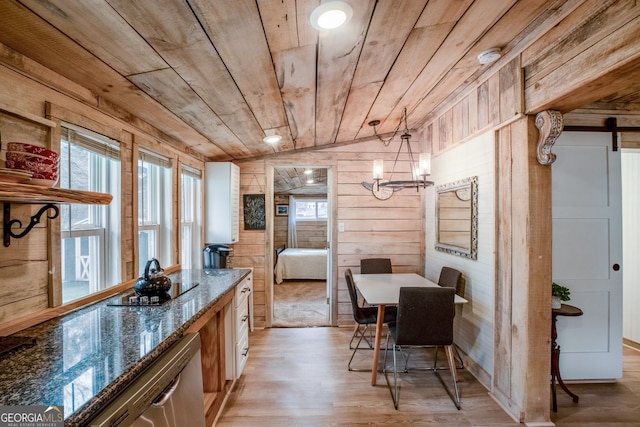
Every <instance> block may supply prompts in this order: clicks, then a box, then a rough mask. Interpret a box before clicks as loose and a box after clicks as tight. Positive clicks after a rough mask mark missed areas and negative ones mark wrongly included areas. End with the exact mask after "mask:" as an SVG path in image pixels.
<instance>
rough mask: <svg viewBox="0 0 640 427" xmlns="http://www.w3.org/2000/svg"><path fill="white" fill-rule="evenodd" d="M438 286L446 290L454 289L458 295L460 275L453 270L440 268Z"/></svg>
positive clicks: (460, 283)
mask: <svg viewBox="0 0 640 427" xmlns="http://www.w3.org/2000/svg"><path fill="white" fill-rule="evenodd" d="M438 285H440V286H444V287H447V288H454V289H455V290H456V293H459V292H460V286H461V285H462V273H461V272H460V271H459V270H456V269H455V268H451V267H442V270H440V278H439V279H438Z"/></svg>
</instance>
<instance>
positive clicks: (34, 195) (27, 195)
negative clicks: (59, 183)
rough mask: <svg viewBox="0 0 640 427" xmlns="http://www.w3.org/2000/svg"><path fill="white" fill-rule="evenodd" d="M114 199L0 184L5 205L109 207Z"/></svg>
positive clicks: (109, 195) (96, 194) (111, 197)
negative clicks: (76, 204) (85, 205)
mask: <svg viewBox="0 0 640 427" xmlns="http://www.w3.org/2000/svg"><path fill="white" fill-rule="evenodd" d="M112 199H113V196H112V195H111V194H106V193H94V192H91V191H80V190H68V189H65V188H47V187H40V186H37V185H28V184H13V183H3V182H0V202H5V203H85V204H97V205H108V204H109V203H111V200H112Z"/></svg>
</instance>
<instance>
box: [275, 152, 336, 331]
mask: <svg viewBox="0 0 640 427" xmlns="http://www.w3.org/2000/svg"><path fill="white" fill-rule="evenodd" d="M280 167H299V168H305V167H309V168H324V169H327V202H328V204H329V209H328V211H329V214H328V218H327V240H328V242H327V246H328V250H327V287H328V289H329V292H328V297H329V325H330V326H337V324H338V311H337V295H338V294H337V286H338V285H337V281H336V280H335V278H336V271H335V265H336V263H335V257H336V244H335V242H336V227H334V226H333V225H334V222H335V216H336V212H337V203H336V201H337V197H336V194H337V191H336V179H335V171H336V169H335V165H332V164H324V163H318V164H315V163H305V162H301V161H291V160H287V161H274V162H269V161H265V179H266V199H267V200H270V201H271V202H270V203H268V206H267V208H266V210H265V211H266V215H267V218H266V228H267V229H266V236H265V237H266V238H265V252H266V253H265V282H264V285H265V327H267V328H270V327H272V326H273V302H274V298H273V294H274V284H275V283H274V277H273V263H274V253H275V247H274V245H273V232H274V206H273V200H274V197H275V196H274V189H273V178H274V170H275V169H276V168H280Z"/></svg>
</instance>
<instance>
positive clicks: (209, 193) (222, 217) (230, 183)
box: [204, 162, 240, 244]
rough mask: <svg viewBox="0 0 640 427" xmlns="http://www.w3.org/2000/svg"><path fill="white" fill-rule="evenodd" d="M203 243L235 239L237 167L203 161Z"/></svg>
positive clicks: (238, 217) (238, 188)
mask: <svg viewBox="0 0 640 427" xmlns="http://www.w3.org/2000/svg"><path fill="white" fill-rule="evenodd" d="M204 216H205V225H204V227H205V243H207V244H215V243H222V244H225V243H235V242H237V241H238V240H239V236H240V168H239V167H238V166H237V165H235V164H233V163H229V162H208V163H205V215H204Z"/></svg>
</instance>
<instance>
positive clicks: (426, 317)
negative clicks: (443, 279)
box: [394, 287, 456, 345]
mask: <svg viewBox="0 0 640 427" xmlns="http://www.w3.org/2000/svg"><path fill="white" fill-rule="evenodd" d="M455 292H456V291H455V289H453V288H448V287H426V288H425V287H403V288H400V298H399V300H398V315H397V318H396V324H395V328H394V329H395V331H394V332H395V333H394V341H395V342H396V344H398V345H451V344H453V316H454V305H453V300H454V297H455Z"/></svg>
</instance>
